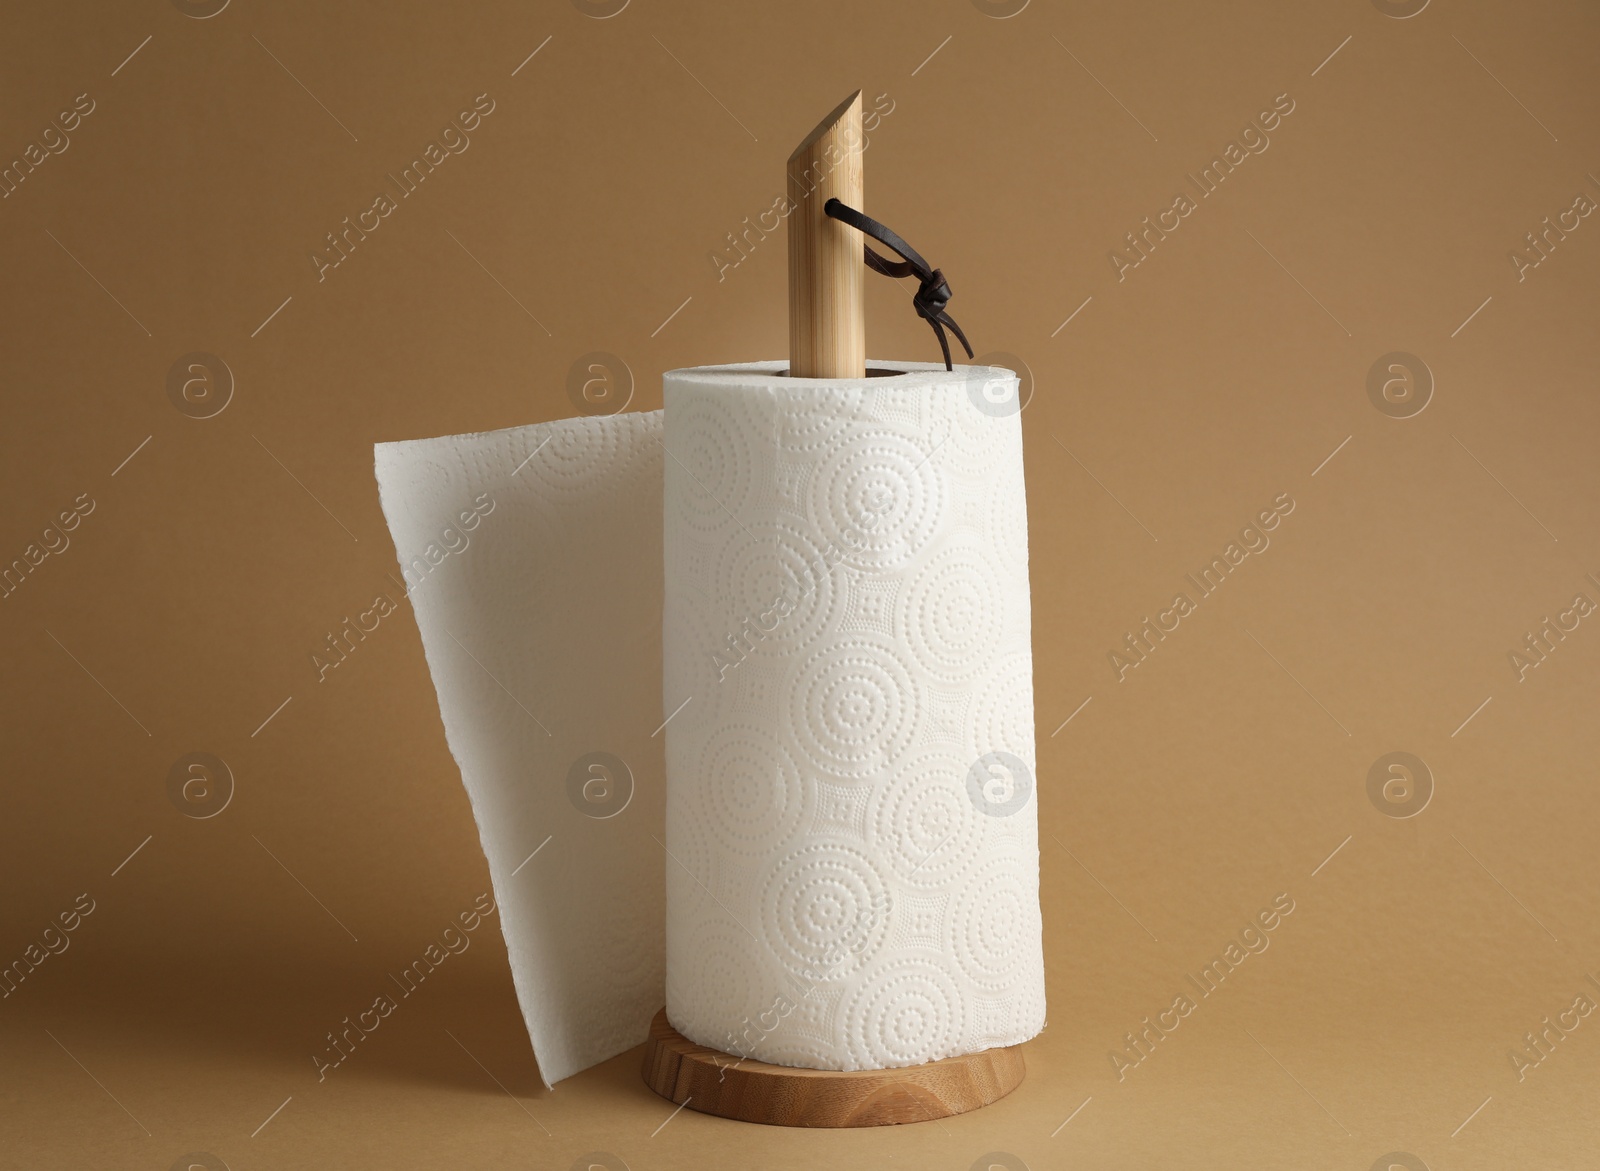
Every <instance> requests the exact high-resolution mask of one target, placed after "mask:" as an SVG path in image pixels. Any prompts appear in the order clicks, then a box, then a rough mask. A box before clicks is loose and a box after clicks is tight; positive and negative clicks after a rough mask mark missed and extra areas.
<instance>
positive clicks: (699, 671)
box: [661, 591, 737, 744]
mask: <svg viewBox="0 0 1600 1171" xmlns="http://www.w3.org/2000/svg"><path fill="white" fill-rule="evenodd" d="M699 600H700V597H699V595H698V594H694V593H692V592H690V591H678V592H677V593H672V592H669V593H668V596H667V601H666V605H665V607H664V609H663V612H662V630H663V634H664V637H663V640H662V646H663V654H662V666H663V680H664V686H663V690H662V694H663V696H664V697H665V699H666V700H667V701H669V702H668V706H667V707H666V709H665V710H664V711H663V712H662V713H661V714H662V715H663V716H666V715H670V714H671V712H672V709H673V708H675V707H677V706H678V705H679V704H681V703H683V701H684V700H686V699H689V698H690V697H691V696H692V697H693V700H692V702H691V703H690V704H689V705H688V707H687V708H686V709H684V710H683V711H682V712H681V713H680V714H679V715H677V716H676V717H674V718H673V720H672V722H671V723H670V724H668V725H667V728H668V731H670V732H673V733H679V732H681V731H683V730H684V729H686V728H688V727H693V726H697V725H698V726H700V727H709V726H711V724H712V722H713V721H714V720H715V718H716V717H717V716H718V715H719V714H720V713H721V712H722V711H723V710H724V709H725V708H726V706H727V704H728V703H729V702H731V698H732V692H733V688H734V677H735V675H736V673H737V670H736V669H735V670H730V671H727V672H725V673H724V671H723V669H722V664H724V663H725V662H726V661H727V657H728V656H727V637H728V635H730V634H732V633H734V630H733V628H732V627H731V626H728V627H723V628H720V629H715V630H714V629H713V628H712V626H711V624H710V620H709V619H708V617H707V616H706V615H705V613H704V607H697V606H696V605H695V602H697V601H699ZM724 674H726V678H724V677H723V676H724ZM668 743H669V744H670V743H672V740H671V739H669V740H668Z"/></svg>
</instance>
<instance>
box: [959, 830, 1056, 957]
mask: <svg viewBox="0 0 1600 1171" xmlns="http://www.w3.org/2000/svg"><path fill="white" fill-rule="evenodd" d="M1038 906H1039V893H1038V889H1037V887H1036V886H1035V884H1033V883H1030V882H1027V881H1025V880H1024V877H1023V870H1022V865H1021V863H1020V862H1019V861H1018V860H1017V859H1015V858H1003V857H1002V858H997V859H995V860H994V861H992V862H989V863H988V864H987V865H985V866H984V867H983V869H982V870H981V871H980V872H979V873H978V874H977V876H976V877H974V878H973V879H972V880H971V881H970V882H967V883H966V884H964V886H963V887H962V889H961V892H960V894H959V895H958V897H957V899H956V909H955V916H954V920H953V923H954V927H953V930H952V938H953V940H954V943H955V948H956V962H957V963H958V964H959V965H960V966H961V971H962V972H963V973H964V974H965V975H966V976H967V977H968V978H969V979H971V980H972V982H973V983H974V984H977V985H978V986H979V987H982V988H987V989H1004V988H1007V987H1009V986H1010V985H1012V984H1013V983H1015V981H1016V973H1017V969H1018V968H1019V967H1020V965H1021V963H1022V960H1023V957H1024V956H1025V955H1026V954H1028V952H1029V949H1030V948H1031V949H1032V950H1033V951H1037V950H1038V948H1039V946H1040V945H1039V943H1038V932H1039V916H1038ZM1030 907H1031V908H1032V909H1031V910H1030Z"/></svg>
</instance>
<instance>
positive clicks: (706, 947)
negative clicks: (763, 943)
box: [667, 920, 778, 1056]
mask: <svg viewBox="0 0 1600 1171" xmlns="http://www.w3.org/2000/svg"><path fill="white" fill-rule="evenodd" d="M673 942H674V944H677V946H671V947H669V950H670V952H671V954H672V962H671V963H670V964H668V965H667V970H668V971H669V972H670V973H671V976H672V978H671V981H670V982H669V984H668V986H667V1015H668V1016H669V1017H670V1018H671V1019H672V1022H673V1027H675V1028H676V1029H677V1030H678V1031H679V1032H680V1033H682V1034H683V1035H684V1036H686V1037H693V1038H694V1039H695V1040H696V1041H698V1042H699V1043H700V1044H702V1045H709V1046H710V1047H712V1048H713V1049H721V1050H722V1051H723V1052H725V1053H733V1054H736V1055H739V1056H751V1055H753V1054H752V1049H753V1046H754V1044H755V1042H756V1041H757V1040H759V1038H758V1036H757V1033H758V1031H759V1026H756V1025H755V1021H756V1017H757V1014H759V1013H761V1012H762V1011H764V1010H765V1009H767V1008H768V1007H769V1006H770V1005H771V1004H772V1001H773V999H774V998H775V997H776V995H777V993H778V989H777V988H772V989H766V990H762V989H758V988H757V987H756V984H755V982H754V980H753V978H752V973H754V972H755V971H756V970H757V966H756V965H755V964H754V963H752V962H751V955H750V953H751V951H752V949H754V948H755V947H756V944H755V942H754V941H752V940H751V938H750V937H749V936H748V935H746V934H745V933H744V932H743V931H742V930H740V929H739V927H738V926H737V925H736V924H734V923H731V922H726V921H724V920H707V921H703V922H700V923H697V924H696V925H695V928H694V931H693V933H692V934H691V935H690V937H689V939H687V940H684V941H681V943H680V942H679V941H673ZM747 1030H748V1037H746V1036H744V1034H745V1033H746V1031H747Z"/></svg>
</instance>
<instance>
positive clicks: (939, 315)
mask: <svg viewBox="0 0 1600 1171" xmlns="http://www.w3.org/2000/svg"><path fill="white" fill-rule="evenodd" d="M822 211H823V214H824V215H826V216H828V217H830V218H832V219H836V220H838V221H839V222H840V223H842V224H849V225H850V226H851V227H852V228H855V229H856V230H857V231H858V232H864V233H865V234H866V235H868V236H871V237H872V238H873V239H874V240H877V241H878V242H879V243H881V244H886V245H888V246H889V247H890V248H892V249H894V251H896V252H898V253H899V254H900V255H901V256H903V257H905V259H904V260H890V259H889V258H888V257H886V256H880V255H879V254H878V253H876V252H874V251H873V250H872V249H871V248H870V247H868V246H867V245H865V244H863V245H862V248H863V250H864V251H865V254H866V255H865V257H864V259H865V260H866V262H867V267H868V268H870V269H871V270H872V271H873V272H881V273H882V274H883V275H884V276H887V277H896V278H899V277H906V276H914V277H916V278H917V282H918V284H917V292H916V295H915V296H914V297H912V299H911V303H912V305H914V306H915V307H916V310H917V316H918V317H920V318H922V320H924V321H926V322H927V323H928V324H929V325H931V326H933V332H934V334H935V335H936V336H937V337H938V339H939V348H940V349H941V350H943V351H944V368H945V369H946V370H951V369H954V367H953V366H951V364H950V343H949V342H948V341H947V340H945V336H944V327H945V326H947V325H948V326H949V327H950V330H951V332H952V333H954V334H955V335H956V337H957V338H958V339H959V340H960V342H961V346H962V348H963V349H964V350H966V351H967V357H969V358H970V357H972V347H971V346H970V345H968V344H967V335H966V334H964V333H962V332H961V327H960V326H959V325H957V324H956V323H955V319H954V318H952V317H951V316H950V314H948V313H946V312H945V310H944V307H945V306H946V305H948V304H949V303H950V285H949V284H948V283H947V282H946V281H945V279H944V273H942V272H940V271H939V270H938V269H936V268H932V267H930V266H929V264H928V262H927V261H926V260H924V259H922V254H921V253H919V252H918V251H917V250H916V249H915V248H913V247H912V246H911V245H910V244H907V243H906V242H905V241H904V240H902V239H901V238H900V236H899V235H898V234H897V233H896V232H895V231H894V230H893V229H891V228H887V227H885V226H884V225H883V224H880V223H879V222H878V221H877V220H875V219H873V218H872V217H871V216H867V215H863V214H862V213H861V212H859V211H857V210H856V209H855V208H853V207H850V206H849V205H848V204H843V203H840V202H839V201H838V200H837V199H830V200H828V202H827V203H825V204H823V205H822Z"/></svg>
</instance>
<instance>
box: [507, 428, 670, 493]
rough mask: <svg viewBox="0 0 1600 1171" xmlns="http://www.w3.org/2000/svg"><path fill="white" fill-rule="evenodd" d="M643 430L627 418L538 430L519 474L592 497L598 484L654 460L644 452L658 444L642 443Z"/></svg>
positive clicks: (559, 490)
mask: <svg viewBox="0 0 1600 1171" xmlns="http://www.w3.org/2000/svg"><path fill="white" fill-rule="evenodd" d="M638 429H639V427H638V424H636V423H634V422H633V420H632V419H631V418H629V417H628V416H626V415H619V416H617V417H615V418H604V419H599V418H597V419H569V420H564V421H563V422H561V423H559V424H556V425H552V426H549V427H541V428H537V429H532V430H530V433H529V435H528V440H527V444H528V450H527V452H526V453H525V454H524V456H523V459H524V460H525V461H526V462H525V463H524V464H523V465H522V466H521V468H520V470H517V472H516V474H517V476H519V477H522V476H527V477H530V478H531V479H533V480H536V481H537V482H538V483H540V484H542V485H544V486H545V487H546V488H548V489H549V490H550V491H552V492H555V493H558V494H561V495H580V494H587V493H590V492H592V491H593V490H594V484H595V482H596V481H598V480H600V479H602V478H604V477H607V476H613V475H620V474H624V469H628V468H630V467H631V466H632V464H633V463H634V461H636V460H644V459H647V458H651V457H650V456H649V455H647V454H646V452H645V451H644V448H646V447H654V446H655V445H654V444H645V443H639V442H637V435H636V432H637V431H638ZM541 432H542V433H541ZM507 470H508V471H510V470H511V469H507Z"/></svg>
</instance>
